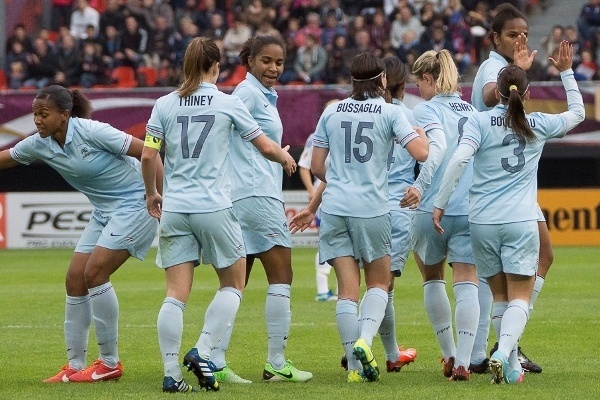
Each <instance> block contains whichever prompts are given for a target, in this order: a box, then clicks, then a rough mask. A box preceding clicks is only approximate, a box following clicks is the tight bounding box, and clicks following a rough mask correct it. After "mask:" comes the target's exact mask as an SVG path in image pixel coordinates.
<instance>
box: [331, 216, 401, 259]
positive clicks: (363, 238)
mask: <svg viewBox="0 0 600 400" xmlns="http://www.w3.org/2000/svg"><path fill="white" fill-rule="evenodd" d="M391 220H392V217H391V216H390V214H389V213H388V214H385V215H382V216H379V217H374V218H357V217H340V216H338V215H331V214H327V213H325V212H323V211H321V227H320V229H319V262H320V263H324V262H325V261H327V262H329V263H330V264H331V262H332V260H333V259H334V258H338V257H354V259H356V260H364V261H366V262H371V261H374V260H377V259H379V258H381V257H383V256H385V255H390V254H391V242H392V226H391V225H392V224H391Z"/></svg>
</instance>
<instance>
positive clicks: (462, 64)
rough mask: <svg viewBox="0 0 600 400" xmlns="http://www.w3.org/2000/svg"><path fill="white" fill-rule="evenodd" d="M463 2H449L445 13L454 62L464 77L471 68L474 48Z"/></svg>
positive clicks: (459, 0)
mask: <svg viewBox="0 0 600 400" xmlns="http://www.w3.org/2000/svg"><path fill="white" fill-rule="evenodd" d="M466 15H467V12H466V10H465V9H464V8H463V6H462V3H461V0H448V5H447V7H446V8H445V9H444V11H443V16H444V17H445V18H444V20H445V21H446V24H447V36H448V37H450V40H452V45H453V47H454V54H453V57H454V60H455V61H456V63H457V64H458V69H459V73H460V74H461V75H464V74H466V73H467V72H468V70H469V68H470V67H471V49H472V48H473V37H472V36H471V30H470V28H469V25H467V22H466V21H465V16H466Z"/></svg>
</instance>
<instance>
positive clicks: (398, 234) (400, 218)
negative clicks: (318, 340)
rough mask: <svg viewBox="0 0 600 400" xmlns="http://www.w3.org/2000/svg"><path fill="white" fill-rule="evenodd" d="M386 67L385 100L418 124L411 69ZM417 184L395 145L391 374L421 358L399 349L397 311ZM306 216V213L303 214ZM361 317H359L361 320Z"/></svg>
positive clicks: (384, 336)
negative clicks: (409, 88)
mask: <svg viewBox="0 0 600 400" xmlns="http://www.w3.org/2000/svg"><path fill="white" fill-rule="evenodd" d="M383 62H384V64H385V77H386V87H385V93H384V96H383V97H384V98H385V101H386V102H387V103H392V104H394V105H395V106H396V107H398V108H399V109H400V110H401V111H402V113H403V114H404V115H405V116H406V118H407V119H408V122H409V123H410V124H411V125H416V123H415V119H414V117H413V112H412V110H411V109H409V108H408V107H407V106H406V105H405V104H404V103H403V102H402V99H404V94H405V92H406V77H407V75H408V70H407V68H406V66H405V65H404V63H402V61H400V59H399V58H398V57H396V56H388V57H385V58H384V59H383ZM414 181H415V159H414V158H412V157H411V155H410V154H409V153H408V152H407V151H406V149H404V148H403V147H402V146H401V145H400V144H398V143H396V142H394V145H393V146H392V148H391V149H390V153H389V155H388V191H389V197H388V206H389V209H390V216H391V218H392V242H391V246H392V250H391V271H392V276H391V279H390V285H389V289H388V302H387V306H386V308H385V314H384V316H383V319H382V320H381V325H380V326H379V329H378V333H379V336H380V337H381V342H382V343H383V349H384V350H385V358H386V361H385V365H386V370H387V372H400V370H401V369H402V367H403V366H405V365H407V364H410V363H411V362H413V361H414V360H415V358H416V357H417V350H415V349H413V348H408V349H405V348H404V347H402V346H398V342H397V340H396V312H395V309H394V284H395V278H397V277H400V276H401V275H402V271H403V270H404V266H405V265H406V261H407V260H408V256H409V253H410V250H411V249H412V246H411V240H410V237H411V229H410V228H411V218H412V215H413V213H414V212H413V211H414V210H412V209H409V208H406V207H400V199H401V198H402V197H403V195H404V191H405V190H406V188H407V187H409V186H410V185H411V184H412V183H413V182H414ZM302 215H303V214H302ZM302 215H300V216H299V217H297V218H294V219H293V220H292V221H291V222H290V228H295V227H296V223H297V221H298V223H300V221H299V219H300V218H301V217H302ZM360 318H361V316H360V315H359V320H360ZM341 364H342V367H343V368H344V369H346V370H347V369H348V359H347V358H346V355H344V356H343V357H342V362H341Z"/></svg>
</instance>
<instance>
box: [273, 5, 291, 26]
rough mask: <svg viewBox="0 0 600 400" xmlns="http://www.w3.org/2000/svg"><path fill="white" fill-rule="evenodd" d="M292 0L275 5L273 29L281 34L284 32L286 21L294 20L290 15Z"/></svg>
mask: <svg viewBox="0 0 600 400" xmlns="http://www.w3.org/2000/svg"><path fill="white" fill-rule="evenodd" d="M293 4H294V0H280V1H278V2H277V4H275V6H274V7H275V25H274V26H275V27H276V28H277V30H278V31H280V32H283V31H285V30H286V28H287V25H288V20H289V19H290V18H295V17H294V16H293V15H292V5H293Z"/></svg>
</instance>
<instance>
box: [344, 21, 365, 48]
mask: <svg viewBox="0 0 600 400" xmlns="http://www.w3.org/2000/svg"><path fill="white" fill-rule="evenodd" d="M366 28H367V19H366V18H365V16H364V15H362V14H359V15H357V16H355V17H354V18H353V19H352V23H351V24H350V26H349V27H348V45H349V46H350V47H355V46H356V34H357V33H358V32H360V31H362V30H365V29H366Z"/></svg>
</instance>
